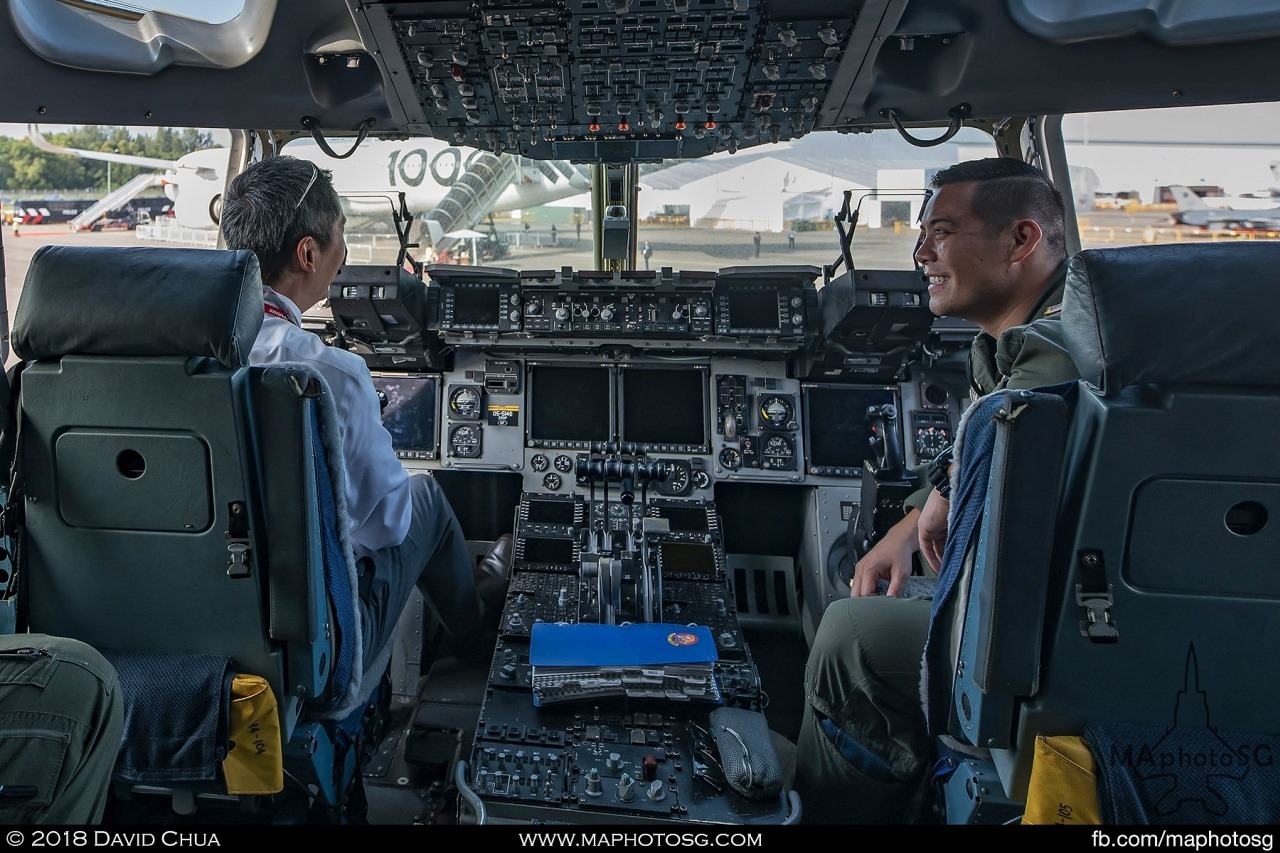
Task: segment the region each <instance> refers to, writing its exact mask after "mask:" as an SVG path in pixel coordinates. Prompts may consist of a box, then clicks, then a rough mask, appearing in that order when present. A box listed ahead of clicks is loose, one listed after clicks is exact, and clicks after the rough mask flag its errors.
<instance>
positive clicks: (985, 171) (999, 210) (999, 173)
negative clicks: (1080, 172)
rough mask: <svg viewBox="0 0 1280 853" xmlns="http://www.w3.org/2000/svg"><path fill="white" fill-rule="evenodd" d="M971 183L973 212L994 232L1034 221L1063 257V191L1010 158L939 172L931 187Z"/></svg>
mask: <svg viewBox="0 0 1280 853" xmlns="http://www.w3.org/2000/svg"><path fill="white" fill-rule="evenodd" d="M967 183H974V184H977V186H976V187H975V188H974V191H973V202H972V207H973V212H974V215H976V216H977V217H978V218H979V219H981V220H982V221H983V222H985V223H986V224H987V230H988V232H989V233H993V234H994V233H995V232H996V231H999V230H1000V229H1001V228H1004V227H1005V226H1006V225H1008V224H1009V223H1011V222H1013V221H1014V220H1015V219H1034V220H1035V221H1036V222H1037V223H1039V225H1040V230H1041V231H1042V232H1044V240H1045V245H1047V246H1048V247H1049V248H1050V249H1052V250H1053V251H1054V252H1055V253H1056V254H1058V255H1060V256H1062V257H1066V254H1067V242H1066V231H1067V228H1066V222H1065V219H1064V215H1063V212H1062V211H1063V207H1062V192H1061V191H1059V190H1058V188H1057V187H1055V186H1054V185H1053V184H1052V183H1050V181H1049V177H1048V176H1047V175H1046V174H1045V173H1044V172H1042V171H1040V170H1039V169H1037V168H1036V167H1035V166H1032V165H1031V164H1030V163H1024V162H1023V161H1021V160H1014V159H1013V158H1011V157H988V158H986V159H985V160H967V161H965V162H963V163H957V164H955V165H954V166H949V167H947V168H946V169H943V170H942V171H940V172H938V173H937V174H935V175H934V176H933V180H932V181H930V184H931V185H932V186H933V187H934V188H935V189H937V188H940V187H944V186H946V185H947V184H967Z"/></svg>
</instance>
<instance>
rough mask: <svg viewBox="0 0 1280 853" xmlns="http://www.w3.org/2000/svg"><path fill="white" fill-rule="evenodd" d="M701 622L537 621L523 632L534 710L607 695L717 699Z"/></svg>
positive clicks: (711, 654)
mask: <svg viewBox="0 0 1280 853" xmlns="http://www.w3.org/2000/svg"><path fill="white" fill-rule="evenodd" d="M718 658H719V656H718V655H717V654H716V644H715V640H714V639H713V638H712V636H711V630H710V629H709V628H707V627H706V626H705V625H672V624H666V623H661V622H642V623H634V624H631V625H599V624H595V623H571V624H566V623H550V622H539V623H536V624H535V625H534V626H533V631H532V633H531V635H530V645H529V663H530V664H531V665H532V667H533V698H534V704H535V705H542V704H546V703H550V702H567V701H572V700H575V699H599V698H603V697H608V696H627V697H632V698H654V699H676V700H682V701H687V700H690V699H694V700H700V701H708V702H720V701H721V697H720V690H719V688H718V687H717V686H716V680H715V662H716V661H717V660H718Z"/></svg>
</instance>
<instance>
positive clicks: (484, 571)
mask: <svg viewBox="0 0 1280 853" xmlns="http://www.w3.org/2000/svg"><path fill="white" fill-rule="evenodd" d="M514 551H515V543H514V542H513V541H512V540H511V534H510V533H504V534H503V535H501V536H499V537H498V539H497V541H496V542H494V543H493V547H491V548H490V549H489V553H487V554H485V555H484V557H482V558H481V559H480V562H478V563H476V571H475V577H476V592H477V593H479V595H480V601H481V603H482V604H483V605H484V611H483V612H484V622H485V624H489V623H491V622H496V621H497V619H498V616H499V615H500V614H501V612H502V605H503V602H504V601H505V600H506V597H507V584H508V582H509V581H510V580H511V557H512V555H513V553H514ZM495 611H496V612H495Z"/></svg>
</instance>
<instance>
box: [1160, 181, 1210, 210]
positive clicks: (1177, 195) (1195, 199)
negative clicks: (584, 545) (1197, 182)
mask: <svg viewBox="0 0 1280 853" xmlns="http://www.w3.org/2000/svg"><path fill="white" fill-rule="evenodd" d="M1169 194H1170V195H1172V196H1173V200H1174V201H1175V202H1177V204H1178V210H1207V209H1208V207H1209V205H1207V204H1205V203H1204V199H1202V198H1200V196H1198V195H1196V194H1195V193H1193V192H1192V191H1191V190H1189V189H1187V188H1186V187H1184V186H1182V185H1181V184H1171V185H1170V186H1169Z"/></svg>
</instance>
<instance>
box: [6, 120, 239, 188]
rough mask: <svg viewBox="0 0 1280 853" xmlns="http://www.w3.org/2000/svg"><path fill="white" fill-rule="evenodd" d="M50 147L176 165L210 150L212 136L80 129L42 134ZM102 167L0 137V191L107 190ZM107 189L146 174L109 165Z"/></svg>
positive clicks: (167, 129) (169, 129) (183, 131)
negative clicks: (175, 161) (86, 150)
mask: <svg viewBox="0 0 1280 853" xmlns="http://www.w3.org/2000/svg"><path fill="white" fill-rule="evenodd" d="M45 138H46V139H48V140H49V141H50V142H52V143H54V144H55V145H62V146H66V147H68V148H84V149H88V150H92V151H111V152H114V153H120V154H132V155H135V156H142V157H158V158H161V159H164V160H177V159H178V158H179V157H181V156H183V155H184V154H190V153H191V152H192V151H196V150H198V149H201V148H212V147H214V141H213V135H212V134H210V133H208V132H206V131H201V130H197V129H196V128H191V127H186V128H181V129H178V128H172V127H162V128H159V129H158V130H156V132H155V133H154V134H151V133H138V134H132V133H130V132H129V131H128V129H127V128H124V127H106V126H102V125H85V126H83V127H77V128H72V129H71V130H69V131H66V132H64V133H50V134H46V135H45ZM107 166H108V164H107V163H105V162H103V161H101V160H86V159H84V158H83V157H71V156H68V155H65V154H50V153H49V152H47V151H41V150H40V149H39V148H37V147H35V145H33V144H32V143H31V140H29V139H26V138H25V137H24V138H22V139H13V138H10V137H0V190H7V189H20V190H79V189H84V190H94V191H98V192H105V191H106V189H107ZM110 166H111V172H110V176H111V186H112V187H118V186H120V185H121V184H123V183H125V182H126V181H128V180H129V179H131V178H133V177H134V176H135V175H138V174H141V173H142V172H145V171H149V170H148V169H146V168H145V167H142V166H128V165H125V164H123V163H111V164H110Z"/></svg>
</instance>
